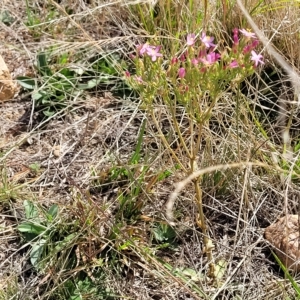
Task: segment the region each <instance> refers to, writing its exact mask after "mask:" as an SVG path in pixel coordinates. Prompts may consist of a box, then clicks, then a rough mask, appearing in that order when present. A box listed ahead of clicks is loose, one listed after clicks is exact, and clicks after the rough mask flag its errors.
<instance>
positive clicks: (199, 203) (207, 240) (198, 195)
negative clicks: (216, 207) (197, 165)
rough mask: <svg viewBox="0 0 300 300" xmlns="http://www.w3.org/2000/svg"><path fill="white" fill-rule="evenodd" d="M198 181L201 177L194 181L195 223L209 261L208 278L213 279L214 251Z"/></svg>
mask: <svg viewBox="0 0 300 300" xmlns="http://www.w3.org/2000/svg"><path fill="white" fill-rule="evenodd" d="M200 181H201V177H200V176H199V177H197V179H195V180H194V187H195V191H196V203H197V206H198V212H199V219H198V218H197V220H196V222H197V224H198V226H199V227H200V228H201V230H202V233H203V243H204V247H205V252H206V255H207V258H208V261H209V276H210V277H212V278H214V277H215V265H214V263H213V254H212V250H213V249H214V247H213V244H212V242H211V240H210V238H209V236H208V230H207V224H206V221H205V217H204V212H203V203H202V189H201V188H200V184H201V183H200Z"/></svg>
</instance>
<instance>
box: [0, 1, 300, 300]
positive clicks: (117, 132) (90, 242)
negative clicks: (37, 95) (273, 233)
mask: <svg viewBox="0 0 300 300" xmlns="http://www.w3.org/2000/svg"><path fill="white" fill-rule="evenodd" d="M28 2H29V5H30V7H31V11H32V17H34V18H36V22H37V24H36V25H33V26H31V27H30V26H28V23H27V24H26V22H28V14H27V13H26V1H18V2H14V3H11V1H4V2H2V3H1V4H0V12H1V11H3V10H7V11H8V12H9V14H10V15H11V16H12V17H13V19H14V21H13V22H12V23H10V24H9V25H5V24H4V23H0V26H1V33H0V35H1V39H2V40H3V41H5V42H4V43H3V44H2V45H1V46H0V54H1V55H2V56H3V57H4V59H5V61H6V63H7V64H8V67H9V68H10V70H11V72H12V74H13V76H14V77H16V76H18V75H26V74H31V75H32V76H36V77H37V76H39V75H38V71H37V70H36V69H35V68H34V66H33V65H34V62H35V61H36V54H37V53H38V52H39V51H40V50H47V49H50V48H51V47H52V49H53V50H52V52H51V57H52V58H53V59H54V60H55V58H56V57H58V56H59V55H60V54H61V53H63V52H65V53H67V54H68V55H67V57H68V62H67V63H68V65H70V66H74V65H76V66H77V67H78V64H80V67H84V68H89V67H90V65H91V61H93V59H94V58H95V57H96V59H98V57H97V55H107V53H111V52H113V53H116V54H118V55H120V56H121V57H122V58H124V59H126V57H127V56H128V53H129V52H130V51H131V50H132V49H134V45H136V44H137V43H138V41H144V40H145V38H147V36H151V35H152V34H153V32H147V30H146V28H144V27H143V24H141V23H138V22H136V18H137V14H135V15H134V16H133V15H132V12H130V10H129V7H128V6H126V5H124V3H125V2H122V1H119V2H116V3H112V1H111V2H110V1H80V3H76V5H75V4H73V2H71V1H61V2H60V3H59V4H57V2H56V1H52V0H51V1H45V3H43V4H39V3H35V1H28ZM135 2H137V1H132V3H133V4H132V5H136V3H135ZM162 2H164V1H162ZM164 3H167V1H165V2H164ZM180 3H181V2H179V1H174V7H175V12H178V11H180V9H182V10H184V9H187V7H188V6H184V5H180ZM199 5H204V2H202V1H200V3H199ZM204 6H205V5H204ZM162 7H163V5H162ZM162 7H161V10H162ZM253 7H256V3H255V2H254V1H252V3H250V4H249V7H247V8H248V9H249V10H250V9H251V8H253ZM51 8H52V9H53V11H54V12H55V14H54V15H53V16H52V15H51V13H50V12H51ZM144 9H146V8H145V7H144ZM66 11H68V14H66ZM219 11H220V10H216V8H215V7H214V6H209V7H208V14H209V16H211V18H209V19H208V25H207V26H208V28H209V30H210V31H211V32H212V33H214V35H215V36H216V40H219V39H221V38H222V39H224V40H228V39H229V36H230V35H231V30H232V28H233V27H235V26H241V25H242V24H245V20H244V19H243V16H242V15H241V14H240V13H239V10H238V9H237V7H236V6H233V7H228V11H229V12H230V14H229V16H230V17H228V18H227V19H226V22H228V23H226V24H224V22H225V21H224V19H223V17H222V15H220V13H219ZM216 12H218V13H216ZM177 16H178V15H177ZM253 17H254V20H255V22H256V23H257V25H258V26H259V27H260V28H261V30H262V31H263V32H264V34H265V35H266V36H267V37H268V38H269V39H270V41H271V42H273V43H274V46H275V47H276V49H277V50H278V51H279V52H280V53H281V54H282V55H283V56H284V57H285V58H286V60H287V61H288V62H289V63H290V64H291V65H292V66H293V67H294V69H295V70H296V71H299V55H298V54H299V53H300V52H299V50H300V49H299V30H298V29H299V6H297V5H296V4H295V3H292V2H288V4H287V5H284V6H282V5H281V4H280V3H276V2H275V1H264V5H261V6H259V7H258V8H256V10H255V11H254V13H253ZM178 19H180V17H179V16H178ZM159 25H160V26H166V24H165V23H164V19H163V20H160V23H159ZM195 25H196V24H195ZM178 26H179V27H180V26H181V27H180V28H181V30H182V32H184V31H185V30H187V28H186V27H185V23H184V22H183V23H180V24H179V25H178ZM165 28H166V27H163V28H162V27H161V28H159V31H160V34H163V35H164V37H165V38H167V37H168V38H170V37H171V38H174V34H175V33H174V32H168V31H167V30H166V29H165ZM184 34H185V33H183V35H184ZM166 40H167V39H166ZM172 41H173V40H172ZM166 43H167V42H166ZM118 67H120V66H118ZM273 70H275V71H276V72H275V75H272V76H271V75H270V73H271V72H272V71H273ZM114 87H115V86H114V84H110V85H107V86H104V85H102V86H101V87H100V88H98V89H94V90H92V91H85V92H84V93H82V94H80V95H79V96H77V97H70V99H69V102H68V105H67V107H66V108H65V109H64V110H63V111H62V112H60V113H58V114H55V115H54V116H53V117H51V118H50V119H47V120H46V121H45V120H44V121H42V120H41V117H40V116H41V115H40V114H38V113H37V112H34V113H33V111H32V106H31V98H30V95H28V93H24V91H22V90H21V89H20V91H19V93H18V95H16V97H15V98H14V99H13V100H11V101H8V102H5V103H1V116H2V117H1V118H0V154H1V156H0V168H1V174H2V177H1V180H0V217H1V221H0V241H1V243H0V252H1V254H0V270H1V271H0V290H1V289H2V290H3V291H2V292H0V299H35V298H37V297H38V298H40V299H83V297H86V298H87V299H118V298H120V299H288V297H289V298H290V299H295V298H294V297H295V291H294V290H293V288H292V286H291V283H290V282H289V281H288V280H286V279H285V278H284V276H283V274H282V272H281V271H280V270H279V267H278V266H277V264H276V261H275V260H274V258H273V257H272V256H271V253H270V250H269V245H268V244H267V242H266V241H265V239H264V237H263V229H264V228H265V227H267V226H268V225H269V224H271V223H272V222H274V221H275V220H276V219H277V218H278V217H280V216H283V215H284V213H285V212H286V211H288V212H289V213H293V214H297V213H298V206H299V203H298V201H299V192H300V191H299V179H298V178H296V177H297V176H298V175H297V176H295V178H294V177H292V170H291V169H288V167H286V172H285V174H284V172H283V169H284V163H283V161H284V160H285V161H286V165H288V166H289V168H290V167H291V166H292V165H293V163H296V162H297V160H299V158H298V155H299V154H298V152H297V151H295V150H294V147H295V145H297V144H298V143H299V137H298V136H299V135H298V127H299V126H298V124H299V115H298V105H297V104H290V103H292V102H293V100H294V98H293V91H292V89H291V85H290V83H289V82H288V80H287V77H286V76H285V75H284V74H282V71H280V67H278V66H276V64H275V63H274V61H273V59H272V57H268V56H267V57H266V65H265V68H264V69H263V70H259V71H257V73H256V74H255V76H253V78H249V79H248V80H247V81H246V82H245V83H243V86H242V93H236V92H233V91H227V92H224V94H223V95H222V98H221V99H220V101H219V102H218V104H217V106H216V107H215V109H214V112H213V115H212V117H211V121H210V123H209V126H206V127H205V128H203V143H202V145H201V149H200V151H199V153H198V167H199V168H200V169H204V168H207V167H212V166H216V165H227V164H230V163H240V162H253V163H254V165H252V166H251V165H250V164H249V165H248V166H247V167H244V168H226V169H220V170H219V171H214V172H207V173H206V174H205V175H204V176H203V184H202V189H203V203H204V209H205V216H206V219H207V222H208V225H209V226H208V228H209V236H210V238H211V240H212V241H213V244H214V247H215V248H214V250H213V255H214V259H215V263H216V264H220V265H221V264H222V265H223V266H224V269H222V268H221V271H220V273H219V278H218V280H217V281H215V282H213V281H212V279H211V278H208V277H207V276H206V272H207V265H208V261H207V256H206V254H205V251H204V249H203V235H202V232H201V230H200V229H199V226H198V225H197V224H196V222H195V219H196V216H197V206H196V204H195V201H194V197H195V196H194V193H193V189H192V185H191V184H188V185H186V187H185V188H184V189H183V190H182V191H181V193H180V194H179V195H178V197H177V198H176V201H175V203H174V207H172V208H173V213H174V216H175V220H176V225H175V226H174V227H173V230H174V234H175V239H173V238H172V237H170V238H168V237H169V235H168V234H171V235H172V234H173V232H172V233H170V232H169V233H168V234H165V235H163V238H162V239H161V240H157V237H156V234H157V232H159V230H163V228H166V226H167V224H168V220H167V218H166V211H165V209H166V207H165V205H166V203H167V201H168V198H169V196H170V194H171V193H172V191H174V189H175V183H177V182H180V181H181V180H183V179H184V175H183V172H182V171H180V170H178V168H177V165H176V162H174V160H173V159H172V157H171V155H170V153H169V152H168V151H167V150H166V149H165V148H164V146H163V144H162V142H161V139H160V137H159V134H158V132H157V129H155V126H154V124H153V122H152V121H151V120H150V118H148V116H147V114H146V113H145V111H143V110H140V109H139V106H138V105H139V103H140V101H142V99H138V98H137V97H136V95H134V94H133V93H132V94H130V95H126V97H125V96H121V97H120V96H119V97H117V96H116V95H115V94H114V91H113V88H114ZM237 102H238V103H239V108H238V109H237V108H236V103H237ZM274 102H275V104H274ZM271 105H274V107H271V111H272V110H273V114H271V116H270V117H267V115H268V114H269V110H267V109H266V107H268V108H270V106H271ZM251 112H253V113H252V114H251ZM278 112H279V113H278ZM155 113H156V118H157V120H158V123H159V124H160V126H161V128H162V130H163V132H164V134H165V135H166V136H167V137H168V141H169V142H170V144H171V145H172V149H173V150H174V151H175V152H176V154H177V155H178V157H180V159H181V161H187V158H186V157H185V154H184V152H183V151H182V149H181V148H180V147H179V142H178V140H177V139H176V137H175V129H174V128H173V127H172V126H173V125H172V119H171V116H170V114H169V112H168V110H167V109H166V107H164V106H163V105H161V104H160V105H158V106H157V109H156V110H155ZM177 117H178V120H180V126H181V128H182V129H183V132H184V133H185V134H186V136H187V137H188V136H189V134H190V132H189V128H188V127H187V126H186V124H188V119H187V118H188V117H187V115H186V113H185V112H184V110H178V116H177ZM143 120H146V126H145V130H144V132H142V133H141V131H142V124H143ZM286 129H288V131H289V133H290V135H289V138H288V139H286V140H283V138H282V132H284V131H286ZM141 136H143V141H142V146H141V149H140V150H137V141H138V140H139V138H140V137H141ZM284 143H285V144H286V145H284ZM291 152H293V153H292V154H291ZM134 153H138V154H140V159H139V161H138V162H134V161H133V160H132V157H133V154H134ZM255 163H257V164H261V165H264V166H265V165H267V166H268V167H267V168H265V167H261V166H260V167H258V166H256V165H255ZM35 165H37V166H38V168H37V169H35V168H34V166H35ZM280 170H281V171H280ZM298 173H299V171H298ZM298 177H299V176H298ZM137 189H138V190H137ZM24 200H30V201H32V202H33V203H34V204H35V205H36V206H37V207H38V210H39V212H40V214H41V216H43V214H44V211H45V210H46V209H48V208H49V207H50V206H51V205H53V204H57V205H58V207H59V212H58V216H57V218H55V220H54V221H53V222H52V223H51V222H49V223H47V225H46V226H48V228H49V231H50V232H51V234H49V236H50V237H49V241H50V242H49V245H48V246H49V248H48V252H47V253H45V255H44V257H43V260H42V263H43V267H42V268H40V269H37V268H34V267H33V266H32V264H31V262H30V250H31V245H32V244H33V243H34V241H37V240H38V239H36V240H34V241H31V245H30V242H26V241H25V240H24V237H22V235H21V234H20V232H19V231H18V225H20V224H22V222H24V221H25V220H26V217H25V214H24ZM122 201H123V202H122ZM122 203H123V204H122ZM124 203H125V204H124ZM167 228H169V229H170V227H167ZM66 237H68V241H67V242H66V240H64V239H65V238H66ZM62 241H63V242H64V247H62V248H61V249H60V251H58V250H57V251H58V252H55V251H56V250H55V246H57V245H58V244H59V242H62ZM52 244H53V246H52ZM56 249H57V248H56ZM294 278H295V280H296V281H297V282H299V278H298V276H297V274H295V275H294ZM72 284H73V287H70V285H72ZM80 285H81V287H80ZM95 287H97V289H98V290H97V293H96V292H94V291H93V289H95ZM76 289H77V291H79V290H80V291H81V293H82V295H83V296H81V298H80V296H78V298H71V296H73V297H75V296H74V295H75V294H74V293H75V292H74V291H75V290H76ZM72 292H73V294H72ZM93 293H94V294H93ZM108 295H109V296H108Z"/></svg>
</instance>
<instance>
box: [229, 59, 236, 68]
mask: <svg viewBox="0 0 300 300" xmlns="http://www.w3.org/2000/svg"><path fill="white" fill-rule="evenodd" d="M238 66H239V64H238V62H237V61H236V60H235V59H234V60H233V61H232V62H231V63H230V64H229V66H228V67H229V68H231V69H234V68H237V67H238Z"/></svg>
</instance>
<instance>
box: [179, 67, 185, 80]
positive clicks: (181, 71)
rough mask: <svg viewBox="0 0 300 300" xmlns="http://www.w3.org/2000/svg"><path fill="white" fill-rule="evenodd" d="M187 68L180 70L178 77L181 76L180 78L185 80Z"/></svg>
mask: <svg viewBox="0 0 300 300" xmlns="http://www.w3.org/2000/svg"><path fill="white" fill-rule="evenodd" d="M185 73H186V72H185V68H180V69H179V70H178V76H179V78H183V77H184V76H185Z"/></svg>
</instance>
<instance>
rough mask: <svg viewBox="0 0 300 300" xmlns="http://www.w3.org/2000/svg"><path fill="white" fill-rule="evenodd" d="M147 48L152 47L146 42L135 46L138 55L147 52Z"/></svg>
mask: <svg viewBox="0 0 300 300" xmlns="http://www.w3.org/2000/svg"><path fill="white" fill-rule="evenodd" d="M148 48H152V46H150V45H149V44H148V43H145V44H143V45H138V46H137V50H138V52H139V54H140V55H144V54H145V53H146V52H147V49H148Z"/></svg>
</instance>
